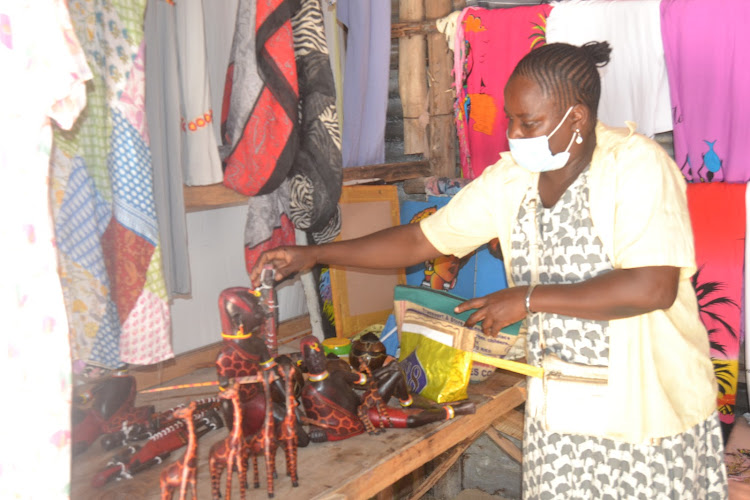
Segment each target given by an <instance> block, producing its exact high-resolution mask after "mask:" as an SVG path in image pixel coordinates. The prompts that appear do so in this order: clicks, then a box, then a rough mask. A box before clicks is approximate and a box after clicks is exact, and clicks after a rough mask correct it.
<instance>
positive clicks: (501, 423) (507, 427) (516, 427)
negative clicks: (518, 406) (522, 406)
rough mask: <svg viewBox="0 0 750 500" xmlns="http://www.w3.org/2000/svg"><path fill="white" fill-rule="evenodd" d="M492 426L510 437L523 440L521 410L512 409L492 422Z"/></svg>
mask: <svg viewBox="0 0 750 500" xmlns="http://www.w3.org/2000/svg"><path fill="white" fill-rule="evenodd" d="M492 427H494V428H495V430H497V431H499V432H502V433H503V434H507V435H508V436H510V437H512V438H515V439H518V440H523V412H522V411H520V410H513V411H511V412H509V413H508V414H506V415H505V417H504V418H499V419H497V420H496V421H495V422H492Z"/></svg>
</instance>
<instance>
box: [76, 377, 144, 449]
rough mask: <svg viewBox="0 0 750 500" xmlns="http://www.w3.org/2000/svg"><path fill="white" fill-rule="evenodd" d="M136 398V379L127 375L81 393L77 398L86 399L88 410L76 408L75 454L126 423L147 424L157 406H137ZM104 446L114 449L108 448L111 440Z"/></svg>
mask: <svg viewBox="0 0 750 500" xmlns="http://www.w3.org/2000/svg"><path fill="white" fill-rule="evenodd" d="M135 396H136V382H135V377H133V376H132V375H127V374H125V373H124V372H116V373H115V374H113V375H112V376H110V377H108V378H106V379H104V380H102V381H100V382H98V383H97V384H96V385H95V386H94V387H93V388H92V389H91V390H90V391H88V392H86V393H84V394H82V395H81V396H80V397H79V398H78V399H81V400H83V401H84V402H85V404H86V405H87V407H86V408H81V407H78V406H77V407H74V408H73V413H72V429H71V439H72V447H71V448H72V449H71V451H72V453H73V455H77V454H79V453H81V452H83V451H84V450H86V449H87V448H88V447H89V446H90V445H91V443H93V442H94V441H96V440H97V439H98V438H99V436H102V435H103V434H104V435H105V437H107V434H109V433H116V432H119V431H120V430H121V427H122V425H123V423H124V422H129V423H130V425H143V426H145V425H147V423H148V421H149V419H150V418H151V417H152V415H153V414H154V407H153V406H152V405H148V406H138V407H136V406H135ZM102 444H103V445H104V447H105V449H111V448H113V447H114V446H110V445H109V440H104V441H103V442H102Z"/></svg>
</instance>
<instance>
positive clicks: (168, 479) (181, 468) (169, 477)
mask: <svg viewBox="0 0 750 500" xmlns="http://www.w3.org/2000/svg"><path fill="white" fill-rule="evenodd" d="M195 408H196V403H195V401H191V403H190V404H189V405H188V406H185V407H181V408H177V409H176V410H174V416H175V417H176V418H181V419H183V420H184V421H185V425H186V426H187V435H188V442H187V450H185V455H184V456H183V457H182V459H181V460H178V461H176V462H173V463H171V464H169V465H168V466H167V468H166V469H164V470H163V471H161V475H160V476H159V487H160V488H161V498H162V500H171V498H172V494H173V493H174V490H175V489H176V488H177V487H178V486H179V487H180V500H185V499H186V498H187V490H188V485H190V490H191V491H192V492H193V500H197V498H198V493H197V487H196V475H197V469H198V468H197V464H198V459H197V454H196V450H197V448H198V444H197V439H196V437H195V423H194V422H193V413H194V412H195Z"/></svg>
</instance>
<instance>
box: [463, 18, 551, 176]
mask: <svg viewBox="0 0 750 500" xmlns="http://www.w3.org/2000/svg"><path fill="white" fill-rule="evenodd" d="M550 9H551V7H550V6H549V5H533V6H525V7H514V8H512V9H480V8H474V7H472V8H466V9H464V10H463V11H462V13H461V15H460V16H459V18H458V21H457V22H458V29H457V33H456V38H455V41H454V43H455V48H454V66H453V74H454V76H455V83H454V85H455V88H456V101H455V115H456V129H457V132H458V139H459V151H460V157H461V170H462V172H463V176H464V177H466V178H467V179H474V178H476V177H477V176H478V175H479V174H481V173H482V171H483V170H484V169H485V168H487V167H488V166H489V165H492V164H493V163H495V162H496V161H497V160H499V159H500V152H502V151H507V150H508V140H507V138H506V131H507V129H508V120H507V119H506V118H505V113H504V112H503V106H504V105H505V99H504V97H503V91H504V89H505V84H506V83H507V81H508V78H509V77H510V74H511V73H512V72H513V68H515V67H516V64H518V61H520V60H521V58H522V57H523V56H525V55H526V54H527V53H528V52H529V51H530V50H531V49H533V48H534V47H538V46H540V45H543V44H544V43H545V27H546V21H547V16H548V15H549V13H550Z"/></svg>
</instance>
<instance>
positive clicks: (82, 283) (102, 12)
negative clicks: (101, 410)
mask: <svg viewBox="0 0 750 500" xmlns="http://www.w3.org/2000/svg"><path fill="white" fill-rule="evenodd" d="M145 3H146V2H145V0H141V1H137V2H133V1H125V0H119V1H115V2H110V3H108V4H107V5H106V6H105V5H100V4H94V3H91V2H87V1H83V0H70V1H69V10H70V13H71V19H72V21H73V26H74V27H75V30H76V34H77V35H78V38H79V40H80V41H81V45H82V47H83V49H84V52H85V54H86V59H87V61H88V64H89V67H91V69H92V71H93V74H94V79H93V85H90V86H88V87H87V91H88V93H87V97H86V99H87V109H86V114H85V116H84V117H83V118H82V119H81V120H80V121H79V123H78V124H77V126H76V128H75V129H74V130H72V131H71V132H69V133H66V132H63V131H56V132H55V141H56V149H55V151H54V154H53V159H52V162H53V180H54V190H53V200H54V203H55V205H54V209H55V228H56V231H57V235H58V248H59V252H60V260H61V262H60V272H61V277H62V282H63V291H64V294H65V298H66V307H67V310H68V318H69V321H70V331H71V345H72V349H73V357H74V360H75V361H76V363H75V367H76V369H81V368H82V367H84V366H85V365H87V364H88V365H93V366H98V367H103V368H116V367H119V366H121V365H122V364H123V363H132V364H151V363H157V362H159V361H163V360H165V359H168V358H171V357H173V352H172V347H171V342H170V337H169V334H170V320H171V318H170V313H169V304H168V302H167V290H166V286H165V282H164V276H163V272H162V264H161V247H160V245H159V232H158V226H157V219H156V210H155V207H154V195H153V179H152V177H153V173H152V169H151V154H150V149H149V142H148V134H147V131H146V117H145V105H144V101H145V91H144V89H145V83H144V61H143V57H144V43H143V29H142V26H143V19H144V10H145Z"/></svg>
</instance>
